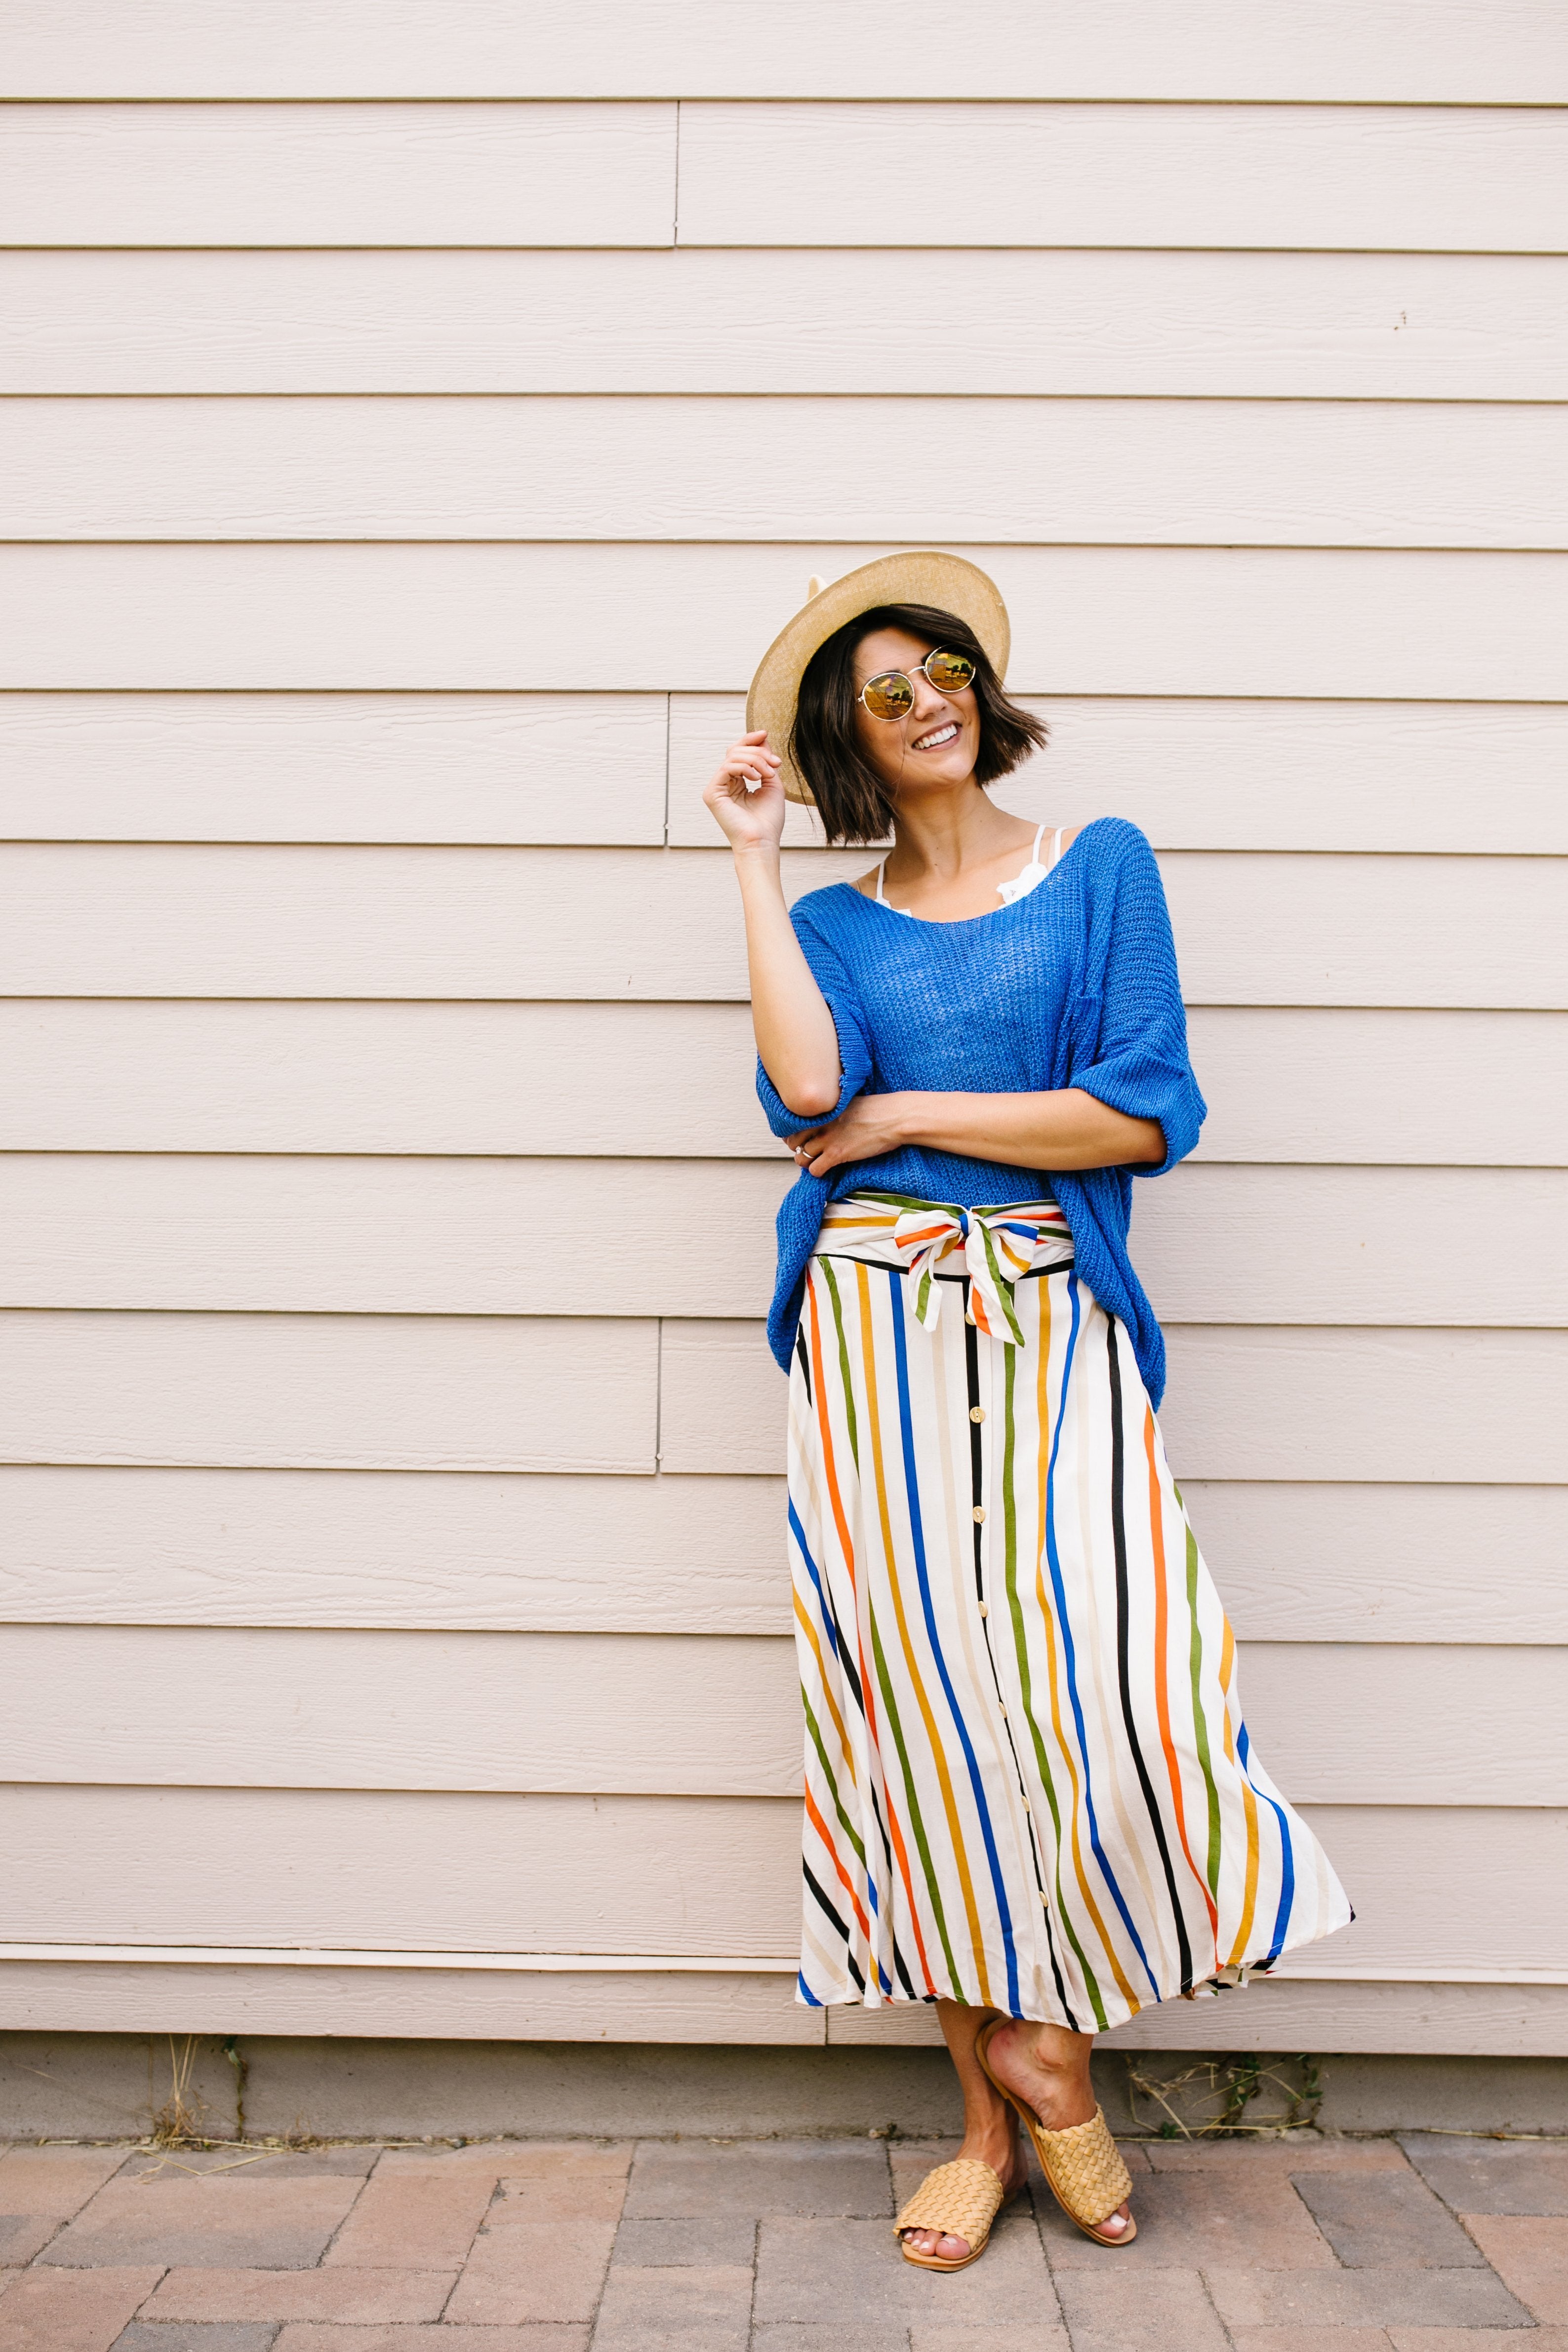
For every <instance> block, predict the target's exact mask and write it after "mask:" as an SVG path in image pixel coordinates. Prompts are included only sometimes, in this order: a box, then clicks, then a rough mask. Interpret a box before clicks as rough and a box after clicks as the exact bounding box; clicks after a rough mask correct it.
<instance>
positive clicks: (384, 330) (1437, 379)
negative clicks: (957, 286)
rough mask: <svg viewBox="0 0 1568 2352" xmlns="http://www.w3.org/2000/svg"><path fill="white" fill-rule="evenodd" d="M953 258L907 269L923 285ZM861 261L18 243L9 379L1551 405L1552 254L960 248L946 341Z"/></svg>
mask: <svg viewBox="0 0 1568 2352" xmlns="http://www.w3.org/2000/svg"><path fill="white" fill-rule="evenodd" d="M952 267H953V264H952V258H951V256H950V255H946V254H944V253H942V252H940V251H937V252H936V253H933V254H931V255H930V257H929V260H928V261H926V262H923V261H922V258H921V257H920V255H918V254H914V255H903V254H901V255H900V256H899V257H898V262H897V268H898V272H899V274H900V275H901V276H902V277H903V278H907V279H908V280H909V281H910V282H911V283H920V282H923V280H925V278H928V277H930V276H931V274H932V273H937V275H938V277H939V275H940V273H941V272H942V271H943V270H944V269H946V270H947V271H948V272H949V273H950V272H951V270H952ZM866 268H867V257H866V256H865V255H864V254H863V253H828V252H817V253H789V252H779V251H773V252H768V253H725V252H715V251H695V252H694V251H684V252H669V253H626V252H622V253H612V252H600V253H548V252H533V253H528V252H515V253H473V252H465V251H455V252H448V253H298V252H295V253H244V252H238V253H235V252H226V253H134V254H120V253H93V252H79V253H57V252H43V253H37V252H36V253H10V254H4V255H0V311H3V312H4V314H5V317H6V318H7V319H9V320H11V322H12V324H13V327H14V330H15V335H14V341H13V342H12V343H11V345H10V346H9V348H8V349H7V351H6V352H5V356H4V360H3V362H0V391H5V392H29V393H132V394H152V393H274V394H296V393H304V394H318V395H319V394H326V393H456V394H465V395H466V394H476V393H524V392H546V393H548V392H561V393H605V392H631V393H659V392H680V393H744V394H769V395H772V394H789V393H883V394H913V393H944V394H946V393H960V394H977V393H985V394H1002V393H1009V394H1028V395H1030V396H1032V397H1039V396H1040V395H1042V394H1102V395H1106V396H1109V397H1111V398H1126V397H1131V396H1139V397H1142V396H1151V395H1153V396H1163V397H1166V398H1169V397H1173V396H1176V395H1185V396H1186V397H1189V398H1191V397H1197V398H1221V399H1255V400H1270V399H1284V400H1476V401H1499V400H1542V401H1557V400H1561V399H1562V398H1563V380H1564V368H1565V366H1568V261H1565V260H1564V259H1563V258H1562V257H1557V256H1551V255H1542V256H1534V255H1512V256H1506V255H1499V256H1493V255H1480V254H1338V253H1323V254H1320V253H1289V254H1257V253H1130V252H1109V253H1108V252H1091V253H1071V252H1062V253H1040V252H1032V253H1031V252H1019V253H1012V252H1002V253H988V252H983V251H980V252H970V253H967V254H966V255H965V257H964V261H963V288H964V326H965V331H964V332H963V334H962V335H956V334H935V335H934V334H933V333H932V332H931V331H930V326H929V320H928V318H927V315H926V310H925V306H923V305H921V304H919V303H914V304H911V305H909V306H908V307H907V308H905V309H902V310H900V309H894V310H893V311H892V312H891V313H889V312H887V311H885V310H884V311H883V313H882V315H880V316H879V317H878V319H877V320H876V331H875V332H874V334H868V333H867V332H866ZM400 682H401V683H402V684H404V685H409V684H414V683H417V681H416V680H414V679H403V680H402V681H400ZM78 683H79V681H78Z"/></svg>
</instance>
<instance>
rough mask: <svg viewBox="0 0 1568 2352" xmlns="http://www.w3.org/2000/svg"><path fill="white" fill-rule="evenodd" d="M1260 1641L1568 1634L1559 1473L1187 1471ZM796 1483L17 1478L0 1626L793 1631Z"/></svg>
mask: <svg viewBox="0 0 1568 2352" xmlns="http://www.w3.org/2000/svg"><path fill="white" fill-rule="evenodd" d="M1183 1494H1184V1496H1185V1497H1186V1503H1187V1507H1188V1509H1189V1510H1190V1511H1191V1513H1192V1517H1193V1523H1194V1525H1195V1526H1196V1528H1197V1530H1198V1534H1199V1537H1200V1538H1201V1541H1202V1544H1203V1549H1204V1553H1205V1557H1206V1558H1207V1560H1208V1562H1209V1565H1210V1567H1211V1568H1212V1569H1213V1570H1214V1572H1215V1575H1216V1577H1217V1578H1218V1582H1219V1586H1220V1590H1221V1591H1222V1592H1223V1594H1224V1597H1225V1601H1226V1605H1227V1608H1228V1611H1229V1613H1230V1616H1231V1619H1232V1621H1233V1622H1234V1623H1235V1625H1236V1627H1237V1630H1238V1632H1239V1634H1240V1635H1241V1637H1242V1639H1243V1640H1246V1641H1256V1642H1276V1643H1278V1642H1292V1641H1298V1642H1329V1641H1334V1640H1343V1641H1347V1642H1348V1641H1355V1642H1363V1643H1376V1642H1387V1643H1437V1642H1462V1643H1490V1642H1518V1643H1523V1642H1558V1643H1563V1642H1568V1590H1565V1589H1564V1587H1563V1580H1562V1578H1561V1577H1560V1576H1559V1575H1558V1574H1557V1563H1558V1561H1559V1559H1561V1558H1562V1556H1563V1550H1564V1548H1565V1547H1568V1486H1451V1485H1450V1486H1334V1485H1329V1484H1324V1483H1322V1482H1312V1483H1303V1484H1298V1485H1291V1484H1285V1483H1273V1484H1270V1483H1262V1482H1257V1481H1248V1480H1234V1481H1231V1482H1228V1483H1224V1482H1216V1481H1214V1480H1207V1479H1193V1478H1188V1479H1186V1480H1185V1481H1184V1483H1183ZM783 1519H784V1505H783V1495H782V1487H781V1483H780V1482H779V1480H778V1479H776V1478H768V1477H752V1478H745V1477H735V1478H726V1477H718V1476H707V1477H702V1476H697V1477H684V1478H683V1477H674V1476H670V1475H663V1476H660V1477H656V1478H622V1479H609V1480H606V1479H595V1478H591V1477H580V1476H573V1475H570V1474H568V1473H559V1474H557V1475H553V1476H538V1475H532V1476H530V1475H527V1474H524V1473H513V1474H511V1475H508V1476H505V1477H497V1476H491V1475H482V1474H474V1473H463V1472H453V1473H450V1474H449V1475H446V1476H444V1477H442V1478H430V1477H426V1476H423V1475H421V1474H419V1473H417V1472H408V1471H360V1472H357V1473H350V1474H347V1475H344V1474H340V1473H333V1472H321V1471H285V1470H160V1469H140V1470H123V1469H81V1468H50V1467H45V1466H12V1467H10V1468H0V1622H8V1623H16V1624H20V1623H36V1624H115V1625H282V1626H288V1625H298V1626H306V1625H319V1626H356V1625H358V1626H364V1627H366V1628H368V1629H372V1630H376V1629H379V1630H399V1629H410V1630H419V1629H423V1630H426V1631H430V1632H434V1633H447V1632H452V1631H468V1630H472V1631H488V1632H497V1633H510V1632H534V1633H753V1634H755V1633H774V1634H782V1633H788V1632H789V1624H790V1612H789V1590H788V1585H787V1581H786V1578H785V1574H784V1565H785V1546H784V1538H783V1535H782V1532H781V1530H782V1527H783Z"/></svg>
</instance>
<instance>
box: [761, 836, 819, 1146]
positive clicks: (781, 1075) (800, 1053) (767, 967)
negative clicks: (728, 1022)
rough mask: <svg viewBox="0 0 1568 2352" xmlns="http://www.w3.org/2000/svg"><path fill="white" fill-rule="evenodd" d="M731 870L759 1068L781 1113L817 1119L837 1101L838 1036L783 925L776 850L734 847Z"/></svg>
mask: <svg viewBox="0 0 1568 2352" xmlns="http://www.w3.org/2000/svg"><path fill="white" fill-rule="evenodd" d="M735 872H736V879H737V881H738V883H739V885H740V899H741V905H742V907H743V908H745V911H746V955H747V964H748V966H749V968H750V972H751V1024H752V1027H753V1029H754V1030H755V1032H756V1035H757V1051H758V1055H759V1056H760V1057H761V1062H762V1066H763V1068H764V1069H765V1070H766V1071H767V1073H768V1076H769V1077H770V1078H771V1079H772V1081H773V1084H774V1086H775V1087H777V1088H778V1090H779V1095H780V1097H782V1099H783V1101H784V1103H785V1105H786V1107H787V1108H789V1109H790V1110H792V1111H798V1112H799V1113H800V1117H801V1118H825V1117H826V1116H827V1114H828V1113H829V1112H830V1111H831V1109H832V1108H833V1106H834V1105H835V1103H836V1102H837V1101H838V1098H839V1078H840V1075H841V1064H840V1059H839V1036H838V1031H837V1030H836V1029H835V1028H834V1026H833V1016H832V1014H831V1012H830V1011H829V1010H828V1003H827V999H826V998H825V997H824V996H823V994H822V992H821V989H820V988H819V987H818V985H817V982H816V979H815V977H814V975H813V973H812V971H811V967H810V964H809V963H808V962H807V961H806V959H805V957H804V956H803V955H802V953H801V952H800V940H798V939H797V938H796V936H795V927H794V925H793V924H792V923H791V922H790V920H789V908H788V907H787V906H786V905H785V903H784V889H783V884H782V882H781V880H780V878H779V852H778V849H777V847H776V846H775V845H762V846H758V847H756V848H753V847H749V846H748V847H739V846H737V849H736V853H735Z"/></svg>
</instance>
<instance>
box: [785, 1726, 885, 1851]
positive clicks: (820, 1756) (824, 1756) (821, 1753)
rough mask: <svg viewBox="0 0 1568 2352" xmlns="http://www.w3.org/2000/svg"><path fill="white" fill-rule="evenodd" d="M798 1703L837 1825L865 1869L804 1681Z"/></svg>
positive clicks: (860, 1848)
mask: <svg viewBox="0 0 1568 2352" xmlns="http://www.w3.org/2000/svg"><path fill="white" fill-rule="evenodd" d="M800 1704H801V1706H803V1707H804V1708H805V1710H806V1725H807V1728H808V1729H809V1730H810V1734H811V1745H812V1747H813V1748H815V1749H816V1751H817V1761H818V1763H819V1764H820V1765H821V1768H822V1770H823V1773H824V1774H825V1775H826V1778H827V1783H828V1786H829V1788H830V1789H831V1790H832V1792H833V1811H834V1812H835V1813H837V1815H838V1817H839V1827H840V1828H841V1830H842V1832H843V1833H844V1835H845V1836H846V1837H847V1838H848V1840H849V1842H850V1843H851V1844H852V1846H853V1848H854V1850H855V1853H857V1854H858V1855H859V1857H860V1866H861V1868H862V1870H865V1869H866V1858H865V1848H864V1846H863V1845H862V1843H861V1842H860V1839H859V1837H858V1836H857V1835H856V1833H855V1827H854V1823H853V1822H852V1821H851V1819H850V1817H849V1815H848V1813H846V1812H845V1811H844V1808H843V1803H842V1801H841V1798H840V1796H839V1784H838V1781H837V1780H835V1778H834V1776H833V1768H832V1766H831V1764H830V1763H829V1761H828V1751H827V1749H826V1748H824V1747H823V1745H822V1735H821V1732H820V1731H819V1730H818V1728H817V1718H816V1717H815V1716H814V1715H813V1714H812V1713H811V1702H810V1699H809V1698H808V1697H807V1696H806V1685H805V1684H804V1683H802V1684H801V1685H800ZM867 1875H868V1876H869V1875H870V1873H869V1871H868V1872H867Z"/></svg>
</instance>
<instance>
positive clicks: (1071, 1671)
mask: <svg viewBox="0 0 1568 2352" xmlns="http://www.w3.org/2000/svg"><path fill="white" fill-rule="evenodd" d="M1067 1293H1068V1297H1070V1298H1071V1301H1072V1323H1071V1328H1070V1330H1069V1332H1068V1334H1067V1355H1066V1360H1065V1361H1064V1362H1063V1364H1062V1367H1061V1395H1060V1396H1059V1397H1058V1399H1057V1404H1056V1426H1055V1427H1054V1429H1052V1431H1051V1460H1050V1462H1049V1464H1048V1465H1047V1466H1046V1473H1045V1556H1046V1559H1048V1560H1049V1561H1050V1563H1051V1591H1053V1592H1054V1593H1055V1595H1056V1618H1057V1623H1058V1624H1059V1626H1060V1627H1061V1647H1062V1651H1063V1653H1064V1660H1065V1664H1066V1668H1067V1695H1068V1696H1069V1697H1070V1698H1071V1701H1072V1720H1073V1722H1074V1724H1075V1725H1076V1726H1077V1729H1078V1753H1079V1757H1080V1759H1081V1761H1082V1766H1083V1806H1084V1811H1086V1812H1087V1813H1088V1815H1089V1843H1090V1845H1091V1846H1092V1848H1093V1852H1094V1859H1095V1860H1096V1862H1097V1863H1098V1864H1100V1868H1101V1871H1102V1873H1103V1876H1104V1880H1105V1884H1106V1885H1107V1886H1108V1887H1109V1888H1110V1890H1111V1900H1112V1901H1113V1903H1114V1905H1115V1906H1116V1908H1117V1910H1118V1911H1119V1912H1120V1913H1121V1915H1122V1924H1123V1926H1124V1927H1125V1928H1126V1930H1127V1933H1128V1935H1129V1936H1131V1937H1132V1939H1133V1941H1134V1944H1135V1945H1136V1946H1137V1950H1138V1958H1139V1959H1140V1960H1142V1962H1143V1964H1144V1974H1145V1976H1146V1977H1147V1978H1148V1980H1149V1983H1150V1986H1151V1987H1152V1989H1153V1991H1154V1996H1155V2000H1159V1998H1160V1987H1159V1979H1158V1978H1157V1977H1156V1976H1155V1972H1154V1970H1153V1969H1152V1968H1150V1966H1149V1956H1148V1954H1147V1952H1145V1949H1144V1941H1143V1937H1141V1936H1140V1935H1139V1933H1138V1931H1137V1929H1136V1927H1134V1925H1133V1915H1132V1913H1131V1912H1130V1911H1129V1910H1128V1908H1127V1906H1126V1902H1125V1900H1124V1896H1123V1894H1122V1890H1121V1888H1120V1887H1119V1886H1118V1885H1117V1884H1116V1881H1115V1878H1114V1876H1113V1873H1112V1869H1111V1865H1110V1864H1109V1862H1107V1860H1106V1859H1105V1849H1104V1847H1103V1845H1102V1844H1101V1843H1100V1823H1099V1822H1098V1820H1097V1819H1096V1817H1095V1812H1094V1796H1093V1791H1092V1788H1091V1786H1090V1780H1091V1773H1090V1765H1089V1736H1088V1733H1087V1732H1086V1731H1085V1729H1084V1727H1083V1703H1082V1700H1081V1699H1080V1697H1079V1696H1078V1661H1077V1656H1076V1654H1075V1653H1074V1651H1073V1647H1072V1628H1071V1622H1070V1621H1069V1618H1068V1612H1067V1592H1066V1588H1065V1587H1064V1586H1063V1584H1062V1581H1061V1559H1059V1558H1058V1556H1057V1549H1056V1456H1057V1451H1058V1448H1059V1447H1060V1446H1061V1430H1062V1424H1063V1423H1064V1422H1065V1420H1066V1418H1067V1391H1068V1390H1069V1388H1070V1387H1071V1382H1072V1359H1073V1356H1074V1355H1075V1354H1076V1352H1077V1349H1078V1326H1079V1306H1078V1276H1077V1275H1076V1274H1070V1275H1069V1276H1068V1277H1067Z"/></svg>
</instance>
